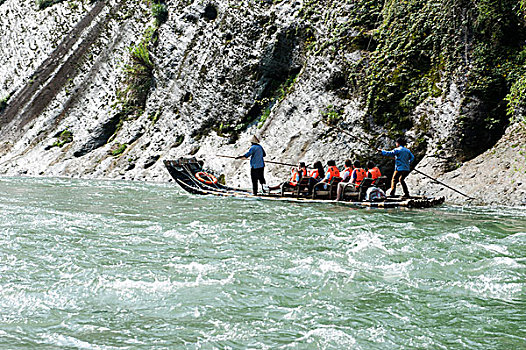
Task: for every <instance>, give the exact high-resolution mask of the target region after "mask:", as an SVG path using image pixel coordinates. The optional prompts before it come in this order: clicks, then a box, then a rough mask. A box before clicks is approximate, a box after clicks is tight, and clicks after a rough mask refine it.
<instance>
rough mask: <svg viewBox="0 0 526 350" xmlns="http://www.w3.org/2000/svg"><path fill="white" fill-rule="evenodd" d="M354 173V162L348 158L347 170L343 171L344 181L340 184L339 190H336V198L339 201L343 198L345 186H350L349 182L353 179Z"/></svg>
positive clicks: (346, 162)
mask: <svg viewBox="0 0 526 350" xmlns="http://www.w3.org/2000/svg"><path fill="white" fill-rule="evenodd" d="M352 173H353V167H352V162H351V160H350V159H347V160H346V161H345V170H344V171H343V174H342V181H341V182H340V183H339V184H338V189H337V192H336V200H337V201H339V200H341V197H342V193H343V191H344V189H345V187H347V186H348V182H349V180H350V179H351V174H352Z"/></svg>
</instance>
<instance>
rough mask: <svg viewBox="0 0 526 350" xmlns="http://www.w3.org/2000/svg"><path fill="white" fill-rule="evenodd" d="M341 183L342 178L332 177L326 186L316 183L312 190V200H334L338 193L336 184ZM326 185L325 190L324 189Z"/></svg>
mask: <svg viewBox="0 0 526 350" xmlns="http://www.w3.org/2000/svg"><path fill="white" fill-rule="evenodd" d="M340 182H342V178H341V177H338V176H334V177H333V178H332V179H331V181H330V182H329V183H328V184H325V183H317V184H316V185H314V189H313V190H312V198H313V199H334V198H336V194H337V191H338V184H339V183H340ZM325 185H327V188H325Z"/></svg>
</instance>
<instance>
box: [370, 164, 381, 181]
mask: <svg viewBox="0 0 526 350" xmlns="http://www.w3.org/2000/svg"><path fill="white" fill-rule="evenodd" d="M380 176H382V173H381V172H380V169H379V168H378V167H377V166H375V165H374V163H373V162H372V161H369V162H367V177H368V178H371V179H373V180H374V181H373V183H372V184H373V185H374V184H375V183H376V179H378V178H379V177H380Z"/></svg>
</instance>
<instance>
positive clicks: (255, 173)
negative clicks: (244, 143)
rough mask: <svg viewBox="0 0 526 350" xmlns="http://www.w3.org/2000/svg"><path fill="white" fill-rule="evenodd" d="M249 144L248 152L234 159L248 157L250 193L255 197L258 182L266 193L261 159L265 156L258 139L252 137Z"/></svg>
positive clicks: (263, 167) (263, 163)
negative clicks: (250, 144)
mask: <svg viewBox="0 0 526 350" xmlns="http://www.w3.org/2000/svg"><path fill="white" fill-rule="evenodd" d="M250 142H251V143H252V146H251V147H250V149H249V150H248V152H247V153H245V154H244V155H242V156H238V157H236V159H242V158H249V157H250V177H251V179H252V192H253V193H254V196H257V194H258V181H259V182H260V183H261V186H262V187H263V191H266V188H265V187H266V186H265V184H266V183H267V182H266V181H265V174H264V172H265V161H264V160H263V158H264V157H265V156H266V155H267V154H266V153H265V150H264V149H263V147H261V145H260V144H259V139H258V138H257V137H256V136H255V135H254V136H252V138H251V139H250Z"/></svg>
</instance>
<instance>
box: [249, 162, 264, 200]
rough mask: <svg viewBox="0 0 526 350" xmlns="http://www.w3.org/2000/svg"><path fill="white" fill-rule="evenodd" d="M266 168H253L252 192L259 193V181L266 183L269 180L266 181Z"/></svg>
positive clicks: (251, 175) (251, 171) (251, 173)
mask: <svg viewBox="0 0 526 350" xmlns="http://www.w3.org/2000/svg"><path fill="white" fill-rule="evenodd" d="M264 172H265V168H251V169H250V177H251V178H252V192H254V195H257V194H258V181H259V182H260V183H261V184H262V185H264V184H266V183H267V182H266V181H265V174H264Z"/></svg>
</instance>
